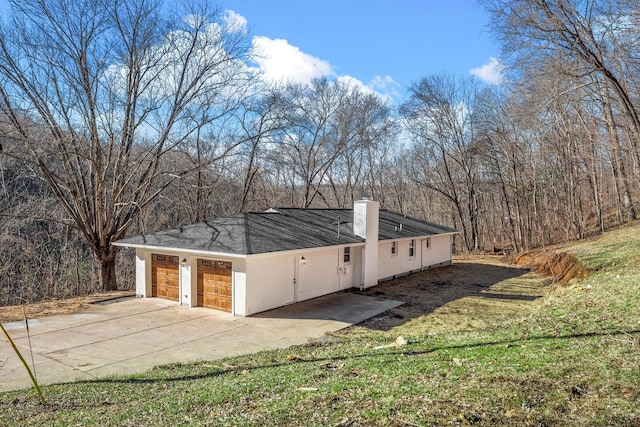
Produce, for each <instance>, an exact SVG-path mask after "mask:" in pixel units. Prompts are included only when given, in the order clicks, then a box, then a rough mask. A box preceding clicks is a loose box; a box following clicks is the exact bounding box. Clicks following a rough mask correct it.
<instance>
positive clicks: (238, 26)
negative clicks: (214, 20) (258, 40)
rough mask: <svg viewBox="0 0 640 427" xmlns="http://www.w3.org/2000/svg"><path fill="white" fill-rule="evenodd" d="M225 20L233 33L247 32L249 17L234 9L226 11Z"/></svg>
mask: <svg viewBox="0 0 640 427" xmlns="http://www.w3.org/2000/svg"><path fill="white" fill-rule="evenodd" d="M223 19H224V22H225V25H226V28H227V29H228V30H229V31H230V32H233V33H241V34H246V33H247V18H245V17H244V16H242V15H240V14H238V13H236V12H234V11H233V10H225V11H224V17H223Z"/></svg>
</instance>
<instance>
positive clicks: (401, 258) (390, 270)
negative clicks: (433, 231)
mask: <svg viewBox="0 0 640 427" xmlns="http://www.w3.org/2000/svg"><path fill="white" fill-rule="evenodd" d="M427 239H430V245H429V248H428V249H427V248H426V244H425V241H426V240H427ZM411 240H412V239H403V240H395V242H397V252H396V254H395V255H392V254H391V246H392V243H393V242H394V240H383V241H381V242H380V244H379V245H380V246H379V249H378V279H379V280H388V279H393V278H394V277H398V276H402V275H405V274H409V273H412V272H415V271H419V270H423V269H427V268H432V267H439V266H443V265H449V264H451V235H433V236H422V237H416V238H415V239H413V240H415V246H414V256H413V257H410V256H409V245H410V242H411Z"/></svg>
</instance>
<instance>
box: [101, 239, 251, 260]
mask: <svg viewBox="0 0 640 427" xmlns="http://www.w3.org/2000/svg"><path fill="white" fill-rule="evenodd" d="M111 244H112V245H113V246H120V247H123V248H136V249H145V250H149V251H161V252H173V253H175V252H178V253H181V254H191V255H204V256H207V257H226V258H246V257H247V255H244V254H230V253H229V252H210V251H201V250H194V249H184V248H171V247H167V246H152V245H140V244H131V243H118V242H112V243H111Z"/></svg>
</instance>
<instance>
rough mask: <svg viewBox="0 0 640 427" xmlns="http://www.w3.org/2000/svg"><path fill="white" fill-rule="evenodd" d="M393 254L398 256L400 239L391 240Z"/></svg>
mask: <svg viewBox="0 0 640 427" xmlns="http://www.w3.org/2000/svg"><path fill="white" fill-rule="evenodd" d="M391 256H392V257H394V256H398V241H397V240H394V241H393V242H391Z"/></svg>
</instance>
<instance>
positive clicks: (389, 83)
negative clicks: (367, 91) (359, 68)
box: [369, 76, 402, 103]
mask: <svg viewBox="0 0 640 427" xmlns="http://www.w3.org/2000/svg"><path fill="white" fill-rule="evenodd" d="M369 87H370V88H371V89H372V90H373V91H375V92H376V93H377V94H379V95H381V96H383V97H384V98H385V99H387V101H388V102H390V103H393V102H394V101H397V100H399V99H400V98H402V94H401V93H400V83H398V82H396V81H395V80H393V78H392V77H391V76H384V77H383V76H376V77H375V78H374V79H373V80H371V81H370V82H369Z"/></svg>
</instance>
